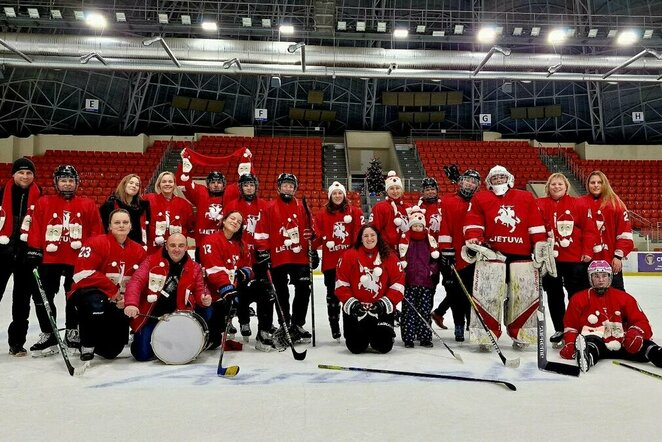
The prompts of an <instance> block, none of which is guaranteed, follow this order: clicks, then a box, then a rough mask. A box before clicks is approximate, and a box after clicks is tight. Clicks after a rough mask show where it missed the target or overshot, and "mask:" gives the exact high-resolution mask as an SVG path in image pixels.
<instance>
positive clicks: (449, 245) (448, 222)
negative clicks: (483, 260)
mask: <svg viewBox="0 0 662 442" xmlns="http://www.w3.org/2000/svg"><path fill="white" fill-rule="evenodd" d="M468 208H469V201H467V200H465V199H464V198H462V197H461V196H460V195H458V194H456V193H455V194H452V195H445V196H444V197H443V198H442V199H441V229H440V232H439V250H442V249H453V250H455V267H456V268H457V269H458V270H460V269H463V268H465V267H467V266H469V263H468V262H466V261H465V260H464V259H462V254H461V253H460V252H461V251H462V246H464V233H463V230H464V219H465V217H466V216H467V209H468Z"/></svg>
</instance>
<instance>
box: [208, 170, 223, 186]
mask: <svg viewBox="0 0 662 442" xmlns="http://www.w3.org/2000/svg"><path fill="white" fill-rule="evenodd" d="M212 181H220V182H221V183H223V185H224V186H225V183H226V181H225V176H224V175H223V174H222V173H221V172H219V171H217V170H215V171H213V172H209V175H207V186H209V183H211V182H212Z"/></svg>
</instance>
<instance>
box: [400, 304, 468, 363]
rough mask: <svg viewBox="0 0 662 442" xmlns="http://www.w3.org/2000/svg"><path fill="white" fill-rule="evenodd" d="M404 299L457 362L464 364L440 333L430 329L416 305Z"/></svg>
mask: <svg viewBox="0 0 662 442" xmlns="http://www.w3.org/2000/svg"><path fill="white" fill-rule="evenodd" d="M403 299H404V300H405V301H406V302H407V304H409V307H411V309H412V310H413V311H414V312H416V314H417V315H418V317H419V318H421V321H423V324H425V326H426V327H427V328H428V329H430V331H431V332H432V333H434V335H435V336H436V337H438V338H439V340H440V341H441V343H442V344H444V347H446V350H448V351H449V352H450V353H451V354H452V355H453V357H454V358H455V359H457V360H458V361H460V362H464V361H463V360H462V356H460V355H459V354H455V352H454V351H453V350H451V348H450V347H449V346H448V345H447V344H446V342H444V338H442V337H441V336H439V333H437V332H436V331H435V330H434V329H433V328H432V327H430V324H428V321H426V320H425V318H423V315H421V312H419V311H418V309H416V307H414V304H412V303H411V301H410V300H409V299H407V298H406V297H405V298H403Z"/></svg>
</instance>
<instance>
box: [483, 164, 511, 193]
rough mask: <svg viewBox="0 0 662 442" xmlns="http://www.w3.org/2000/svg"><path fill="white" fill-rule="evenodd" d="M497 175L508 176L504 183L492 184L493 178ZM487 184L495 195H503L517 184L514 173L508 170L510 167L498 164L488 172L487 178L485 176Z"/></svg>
mask: <svg viewBox="0 0 662 442" xmlns="http://www.w3.org/2000/svg"><path fill="white" fill-rule="evenodd" d="M497 176H504V177H506V182H505V183H502V184H492V178H494V177H497ZM485 184H486V185H487V188H488V189H489V190H491V191H492V192H494V194H495V195H497V196H501V195H503V194H505V193H506V192H507V191H508V189H512V188H513V187H514V186H515V177H514V176H513V174H512V173H510V172H508V169H506V168H505V167H503V166H499V165H498V164H497V165H496V166H494V167H493V168H491V169H490V171H489V172H488V174H487V178H485Z"/></svg>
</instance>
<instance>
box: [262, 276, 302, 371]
mask: <svg viewBox="0 0 662 442" xmlns="http://www.w3.org/2000/svg"><path fill="white" fill-rule="evenodd" d="M267 272H268V273H267V279H268V281H269V283H270V284H271V288H272V289H273V293H274V298H276V307H277V312H278V318H279V319H280V321H281V324H282V325H281V327H283V329H284V330H285V336H286V337H287V343H288V344H289V346H290V349H291V350H292V356H294V359H296V360H297V361H303V360H304V359H306V353H307V352H308V350H304V351H302V352H298V351H296V349H295V348H294V344H293V343H292V337H291V336H290V331H289V330H288V329H287V322H285V314H284V313H283V308H282V307H281V306H280V300H279V299H278V293H276V288H275V287H274V284H273V282H272V281H271V272H269V271H268V270H267Z"/></svg>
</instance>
